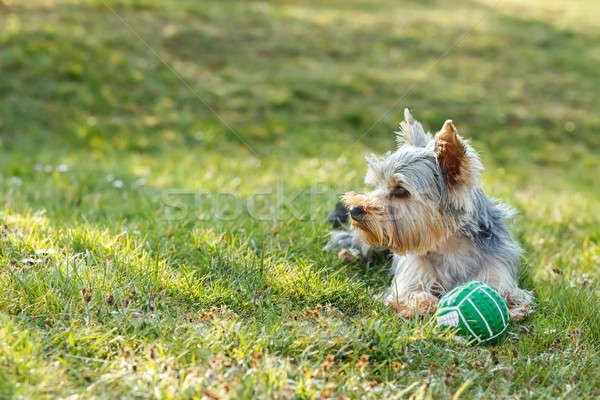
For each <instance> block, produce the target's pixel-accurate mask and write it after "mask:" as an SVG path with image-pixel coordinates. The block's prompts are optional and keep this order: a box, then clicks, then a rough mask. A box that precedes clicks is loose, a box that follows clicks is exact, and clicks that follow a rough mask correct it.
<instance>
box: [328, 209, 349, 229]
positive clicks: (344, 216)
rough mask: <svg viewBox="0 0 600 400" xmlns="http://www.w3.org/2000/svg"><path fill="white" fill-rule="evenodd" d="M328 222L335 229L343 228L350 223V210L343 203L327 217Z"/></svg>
mask: <svg viewBox="0 0 600 400" xmlns="http://www.w3.org/2000/svg"><path fill="white" fill-rule="evenodd" d="M327 221H328V222H330V223H331V224H332V225H333V227H334V228H341V227H342V226H344V225H346V224H347V223H348V209H347V208H346V206H345V205H343V204H342V203H337V204H336V205H335V210H333V211H332V212H331V213H330V214H329V216H328V217H327Z"/></svg>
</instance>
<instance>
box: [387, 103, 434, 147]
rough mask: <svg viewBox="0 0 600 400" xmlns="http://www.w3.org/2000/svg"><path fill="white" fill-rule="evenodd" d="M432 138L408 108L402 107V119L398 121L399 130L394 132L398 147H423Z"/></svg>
mask: <svg viewBox="0 0 600 400" xmlns="http://www.w3.org/2000/svg"><path fill="white" fill-rule="evenodd" d="M431 139H432V137H431V134H429V133H426V132H425V130H423V126H422V125H421V124H420V123H419V121H416V120H415V119H414V118H413V116H412V115H410V111H408V108H405V109H404V121H402V122H400V131H399V132H396V140H397V141H398V147H402V146H404V145H410V146H415V147H425V146H426V145H427V143H428V142H429V141H430V140H431Z"/></svg>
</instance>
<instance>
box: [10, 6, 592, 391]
mask: <svg viewBox="0 0 600 400" xmlns="http://www.w3.org/2000/svg"><path fill="white" fill-rule="evenodd" d="M501 3H502V4H500V3H498V2H494V1H491V0H461V1H441V0H440V1H435V0H429V1H403V2H398V1H392V0H377V1H366V0H352V1H348V0H345V1H341V0H332V1H316V0H311V1H283V0H282V1H272V2H257V1H239V2H233V1H222V0H221V1H219V0H214V1H213V0H203V1H201V2H199V1H194V0H188V1H183V0H182V1H158V0H110V1H109V0H106V1H105V0H81V1H77V0H70V1H67V0H64V1H61V0H27V1H20V0H0V71H1V72H0V105H1V106H0V188H1V189H0V199H1V201H2V209H1V210H0V224H1V225H2V226H3V228H2V229H1V232H0V242H1V246H0V398H51V399H54V398H59V397H64V398H67V397H69V396H77V397H70V398H154V397H156V398H202V397H204V398H217V397H222V396H225V397H237V398H321V397H327V396H332V397H338V396H339V397H340V398H342V397H349V398H370V397H373V398H377V397H384V398H394V396H396V397H398V398H402V397H405V398H408V397H411V396H413V398H429V397H433V398H451V397H452V396H454V395H455V394H459V395H460V396H461V398H502V397H505V398H526V397H535V398H554V397H568V398H586V397H587V398H596V397H598V396H600V389H598V385H597V382H598V378H597V372H598V369H599V368H600V330H599V326H600V317H599V316H598V310H599V309H600V298H599V294H600V283H599V281H598V278H599V277H600V274H599V272H598V265H599V263H600V228H599V225H598V221H599V220H598V214H599V213H600V198H599V197H600V196H599V195H598V193H600V184H599V183H598V171H599V170H600V135H598V131H599V130H600V114H599V113H598V112H597V110H598V109H600V79H599V78H598V68H597V66H598V65H599V63H600V51H599V48H598V43H599V41H600V29H599V28H598V25H597V21H598V18H600V7H599V6H598V4H597V2H595V1H593V0H587V1H578V2H569V1H564V2H545V1H542V0H537V1H531V2H527V4H524V3H523V2H518V1H516V0H512V1H506V2H501ZM521 3H523V4H521ZM404 106H409V107H410V108H411V110H412V112H413V115H415V117H416V118H418V119H420V120H421V121H422V122H424V123H425V125H426V126H427V127H428V128H429V129H430V130H436V129H439V127H440V126H441V123H442V122H443V121H444V120H445V119H447V118H452V119H453V120H454V122H455V124H456V125H457V127H458V129H459V131H460V132H461V133H462V134H463V135H464V136H465V137H468V138H469V139H470V140H471V141H472V143H473V144H474V146H475V147H476V148H477V149H478V150H479V151H480V153H481V155H482V159H483V161H484V164H485V165H486V167H487V170H486V173H485V177H484V184H485V188H486V190H487V191H488V193H490V194H491V195H492V196H495V197H499V198H501V199H503V200H505V201H507V202H508V203H510V204H512V205H514V206H515V207H516V208H517V209H518V210H519V211H520V214H519V216H518V217H517V218H516V219H515V221H514V222H513V223H512V225H511V228H512V229H513V231H514V232H515V234H516V235H517V236H518V238H519V240H520V241H521V243H522V244H523V246H524V248H525V250H526V259H525V260H524V266H525V272H524V273H523V276H522V284H523V285H524V286H526V287H528V288H530V289H532V290H534V291H535V293H536V296H537V299H538V309H537V312H536V313H535V314H533V315H532V316H531V317H529V318H528V319H527V320H525V321H523V322H521V323H515V324H513V325H512V326H511V328H510V331H509V334H508V337H507V339H506V340H505V341H504V342H503V343H501V344H500V345H498V346H496V347H469V346H466V345H464V344H462V343H460V342H459V341H456V340H455V339H453V338H451V337H448V336H447V335H446V334H443V333H440V332H439V331H437V330H436V328H435V322H434V321H433V320H431V319H428V320H425V321H411V322H409V323H406V322H403V321H402V320H401V319H400V318H398V317H396V316H394V315H393V313H392V312H391V311H390V310H389V309H387V308H386V307H385V306H383V305H381V304H379V303H378V302H377V301H376V300H374V295H376V294H378V293H380V292H381V291H382V290H384V289H385V287H386V285H388V284H389V281H390V278H391V277H390V275H389V274H388V272H387V271H388V267H389V265H387V264H386V263H385V262H376V263H371V264H368V265H361V264H352V265H343V264H342V263H341V261H339V260H338V259H337V258H336V257H335V256H333V255H331V254H326V253H323V252H322V250H321V248H322V246H323V245H324V243H325V242H326V232H327V231H328V229H329V227H328V226H327V225H326V223H325V222H324V219H325V217H326V215H327V213H328V211H329V210H330V209H331V208H332V207H333V204H334V203H335V202H336V199H337V197H338V195H339V194H340V193H341V192H343V191H344V190H347V189H350V188H352V189H356V190H359V189H360V188H361V187H362V176H363V174H364V171H365V165H364V161H363V157H364V155H365V154H367V153H369V152H383V151H386V150H388V149H390V148H392V146H393V145H394V137H393V134H392V132H393V130H394V129H395V128H396V126H397V123H398V122H399V121H400V119H401V118H402V117H401V115H402V109H403V107H404ZM217 115H218V116H217ZM63 165H66V166H67V167H64V166H63Z"/></svg>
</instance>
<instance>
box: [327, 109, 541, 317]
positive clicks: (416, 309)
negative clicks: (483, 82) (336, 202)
mask: <svg viewBox="0 0 600 400" xmlns="http://www.w3.org/2000/svg"><path fill="white" fill-rule="evenodd" d="M404 116H405V121H403V122H402V123H401V124H400V128H401V130H400V132H398V133H397V138H398V149H397V150H396V151H395V152H389V153H386V154H384V155H383V156H381V157H378V156H375V155H371V156H368V157H367V164H368V170H367V175H366V177H365V183H366V184H367V185H369V186H371V187H373V190H372V191H370V192H368V193H363V194H357V193H354V192H350V193H346V194H345V195H344V196H343V203H344V204H345V205H346V207H347V208H348V209H349V211H350V218H349V219H350V224H351V228H350V230H346V231H333V232H332V233H331V236H330V240H329V243H328V244H327V246H326V247H325V249H326V250H337V251H338V252H339V255H340V257H343V258H344V259H346V260H348V259H351V258H353V257H360V258H363V259H368V258H370V257H371V256H372V255H373V254H374V253H375V252H378V251H383V250H386V249H388V250H391V251H392V253H393V267H392V270H393V274H394V278H393V280H392V284H391V287H390V288H389V290H388V292H387V294H386V295H385V301H386V303H387V304H389V305H390V306H392V307H393V308H394V309H395V310H396V311H398V312H399V313H400V314H401V315H402V316H405V317H407V316H409V315H411V314H414V313H418V314H425V313H429V312H432V311H434V310H435V307H436V305H437V301H438V299H439V298H440V297H441V296H442V295H443V294H444V293H446V292H448V291H450V290H452V289H453V288H455V287H456V286H458V285H460V284H462V283H464V282H467V281H470V280H479V281H483V282H485V283H487V284H489V285H490V286H492V287H493V288H495V289H496V290H497V291H498V292H499V293H501V294H502V295H503V296H504V298H505V299H506V300H507V303H508V305H509V309H510V312H511V316H512V317H513V318H516V319H519V318H522V317H524V316H525V315H527V314H528V313H529V312H530V311H531V310H532V307H533V301H532V296H531V293H530V292H528V291H526V290H523V289H520V288H519V287H518V286H517V284H518V272H519V267H520V255H521V248H520V246H519V245H518V243H517V242H516V241H515V239H514V237H513V236H512V234H511V232H510V231H509V230H508V228H507V227H506V223H505V220H506V219H508V218H510V217H511V216H512V215H513V213H514V212H513V210H512V209H511V208H509V207H507V206H505V205H503V204H501V203H500V202H498V201H495V200H492V199H490V198H489V197H487V196H486V195H485V193H484V192H483V190H482V188H481V179H480V177H481V171H482V170H483V167H482V165H481V162H480V160H479V156H478V155H477V152H475V150H473V148H472V147H471V146H470V145H469V144H468V143H467V141H465V140H464V139H463V138H461V137H460V136H459V135H458V133H457V131H456V128H455V127H454V125H453V123H452V121H450V120H448V121H446V122H445V123H444V126H443V127H442V129H441V130H440V131H439V132H438V133H437V134H436V135H435V137H432V135H431V134H429V133H426V132H425V131H424V130H423V127H422V126H421V124H420V123H419V122H417V121H415V120H414V119H413V117H412V116H411V115H410V112H409V111H408V110H405V112H404Z"/></svg>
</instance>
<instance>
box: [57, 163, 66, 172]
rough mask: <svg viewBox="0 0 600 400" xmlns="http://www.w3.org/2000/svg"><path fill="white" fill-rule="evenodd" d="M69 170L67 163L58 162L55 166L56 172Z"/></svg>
mask: <svg viewBox="0 0 600 400" xmlns="http://www.w3.org/2000/svg"><path fill="white" fill-rule="evenodd" d="M68 170H69V166H68V165H67V164H60V165H58V166H56V171H57V172H67V171H68Z"/></svg>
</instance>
